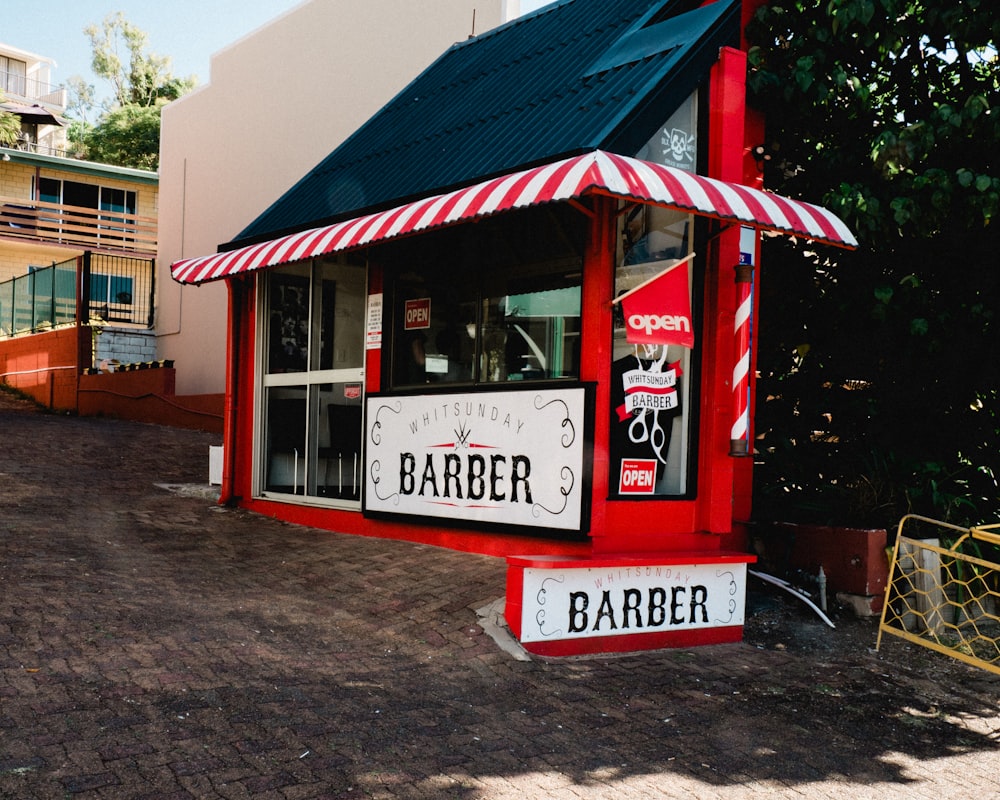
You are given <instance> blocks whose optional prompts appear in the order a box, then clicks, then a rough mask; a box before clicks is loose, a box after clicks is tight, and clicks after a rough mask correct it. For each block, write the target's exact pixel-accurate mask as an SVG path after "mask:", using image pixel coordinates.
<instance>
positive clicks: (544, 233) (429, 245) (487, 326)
mask: <svg viewBox="0 0 1000 800" xmlns="http://www.w3.org/2000/svg"><path fill="white" fill-rule="evenodd" d="M536 211H537V210H536ZM572 213H574V214H576V215H577V216H578V217H581V216H582V215H579V214H578V212H575V211H574V212H572ZM507 216H509V217H516V219H509V218H508V219H499V218H498V219H496V220H491V221H484V222H481V223H479V224H478V225H476V226H475V230H474V231H473V234H474V237H473V236H468V232H467V231H462V230H460V229H459V230H458V231H453V232H444V233H439V234H436V235H431V236H426V237H422V238H421V240H414V242H415V243H411V244H407V245H406V246H403V247H399V248H393V249H389V250H387V251H385V256H386V260H387V261H388V262H389V263H390V264H393V263H396V264H399V266H397V267H396V268H395V269H391V271H390V274H393V273H394V277H393V280H392V294H391V296H392V304H391V325H392V333H391V337H392V346H391V348H390V352H391V364H390V372H391V383H392V386H393V388H397V389H405V388H407V387H414V386H425V385H427V384H434V385H462V384H465V385H483V384H497V383H505V382H510V381H543V380H558V379H563V378H578V377H579V374H580V302H581V301H580V298H581V291H580V290H581V275H582V259H581V256H580V251H581V250H582V241H583V235H582V231H581V230H580V229H579V228H580V224H579V221H578V220H576V219H574V218H573V217H571V216H568V215H564V214H563V213H562V212H561V211H558V212H555V213H553V212H552V211H551V210H550V211H548V214H542V213H535V214H532V215H507ZM553 220H554V221H553ZM470 227H471V226H470Z"/></svg>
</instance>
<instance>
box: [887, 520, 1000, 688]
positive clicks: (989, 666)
mask: <svg viewBox="0 0 1000 800" xmlns="http://www.w3.org/2000/svg"><path fill="white" fill-rule="evenodd" d="M997 528H1000V526H997V525H982V526H979V527H974V528H961V527H958V526H955V525H951V524H949V523H946V522H939V521H937V520H931V519H927V518H925V517H919V516H916V515H908V516H906V517H904V518H903V519H902V520H901V521H900V523H899V535H898V536H897V537H896V547H895V550H894V552H893V559H892V565H891V569H890V571H889V585H888V587H887V589H886V602H885V605H884V606H883V609H882V619H881V622H880V624H879V633H878V641H877V643H876V649H877V648H878V647H879V646H881V642H882V634H883V633H888V634H891V635H893V636H898V637H899V638H901V639H905V640H907V641H909V642H912V643H914V644H918V645H921V646H922V647H927V648H929V649H931V650H935V651H937V652H939V653H943V654H945V655H948V656H951V657H952V658H955V659H958V660H959V661H964V662H966V663H968V664H972V665H973V666H977V667H980V668H982V669H985V670H988V671H990V672H995V673H998V674H1000V616H998V615H1000V563H998V559H1000V534H998V533H996V532H994V530H995V529H997ZM904 529H905V531H906V532H907V533H909V535H908V536H904V535H903V534H904ZM932 537H934V538H932Z"/></svg>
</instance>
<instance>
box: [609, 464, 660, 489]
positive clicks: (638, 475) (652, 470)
mask: <svg viewBox="0 0 1000 800" xmlns="http://www.w3.org/2000/svg"><path fill="white" fill-rule="evenodd" d="M655 488H656V459H655V458H623V459H622V468H621V471H620V473H619V475H618V494H653V491H654V489H655Z"/></svg>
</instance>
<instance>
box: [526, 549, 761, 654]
mask: <svg viewBox="0 0 1000 800" xmlns="http://www.w3.org/2000/svg"><path fill="white" fill-rule="evenodd" d="M746 571H747V567H746V564H745V563H727V564H669V565H665V564H664V565H657V564H640V565H627V564H622V565H615V566H604V567H586V568H579V569H577V568H566V569H535V568H528V569H525V570H524V584H523V587H524V588H523V597H522V603H523V605H522V613H521V633H520V637H519V638H520V640H521V641H522V642H542V641H556V640H559V639H581V638H587V637H597V636H624V635H627V634H642V633H661V632H665V631H681V630H692V629H697V628H720V627H731V626H736V625H742V624H743V617H744V611H745V598H746Z"/></svg>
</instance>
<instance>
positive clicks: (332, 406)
mask: <svg viewBox="0 0 1000 800" xmlns="http://www.w3.org/2000/svg"><path fill="white" fill-rule="evenodd" d="M313 388H314V390H315V391H316V397H317V402H316V404H315V409H316V417H315V430H316V435H315V436H314V437H311V438H312V440H313V441H315V442H316V443H317V448H316V462H315V469H314V474H315V479H314V480H312V481H310V485H311V487H312V489H313V491H311V492H310V493H311V494H316V495H318V496H320V497H330V498H335V499H339V500H353V501H358V500H360V499H361V482H362V461H361V442H362V438H363V434H364V432H363V430H362V425H361V416H362V396H363V392H362V385H361V382H360V381H356V382H353V381H348V382H340V383H325V384H319V385H317V386H315V387H313Z"/></svg>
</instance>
